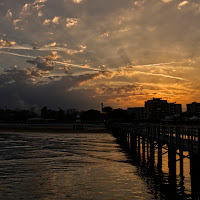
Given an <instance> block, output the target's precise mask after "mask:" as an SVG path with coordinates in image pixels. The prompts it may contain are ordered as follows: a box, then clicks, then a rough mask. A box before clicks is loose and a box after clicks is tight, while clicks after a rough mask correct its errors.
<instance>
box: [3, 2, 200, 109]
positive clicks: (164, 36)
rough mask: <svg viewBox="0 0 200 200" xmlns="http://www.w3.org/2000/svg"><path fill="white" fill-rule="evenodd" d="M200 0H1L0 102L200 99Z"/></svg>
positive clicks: (75, 104)
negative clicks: (154, 98)
mask: <svg viewBox="0 0 200 200" xmlns="http://www.w3.org/2000/svg"><path fill="white" fill-rule="evenodd" d="M199 21H200V1H199V0H190V1H184V0H137V1H135V0H57V1H55V0H0V27H1V28H0V94H1V100H0V107H1V108H5V107H8V108H23V109H24V108H30V107H39V108H41V107H43V106H48V107H51V108H59V107H61V108H66V109H69V108H77V109H79V110H81V109H84V110H86V109H100V107H101V106H100V105H101V103H104V105H105V106H111V107H113V108H123V109H126V108H127V107H140V106H144V102H145V101H147V100H149V99H152V98H153V97H156V98H163V99H166V100H168V102H176V103H180V104H182V105H183V108H184V107H185V104H187V103H191V102H193V101H196V102H199V101H200V78H199V77H200V54H199V53H200V23H199Z"/></svg>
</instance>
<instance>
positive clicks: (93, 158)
mask: <svg viewBox="0 0 200 200" xmlns="http://www.w3.org/2000/svg"><path fill="white" fill-rule="evenodd" d="M0 160H1V162H0V199H1V200H6V199H15V200H16V199H48V200H49V199H54V200H55V199H59V200H62V199H76V200H79V199H98V200H100V199H127V200H129V199H156V198H157V197H159V193H158V192H156V191H155V190H154V185H153V184H149V185H147V182H146V181H145V178H144V179H142V178H141V176H139V175H138V169H137V167H135V166H133V165H131V164H130V163H129V160H128V159H127V157H126V156H125V154H124V152H122V150H121V148H120V146H119V145H118V144H117V143H116V140H115V138H114V137H113V136H112V135H110V134H107V133H99V134H97V133H94V134H92V133H90V134H86V133H79V134H76V133H73V134H70V133H68V134H62V133H57V134H56V133H8V132H7V133H6V132H3V133H0Z"/></svg>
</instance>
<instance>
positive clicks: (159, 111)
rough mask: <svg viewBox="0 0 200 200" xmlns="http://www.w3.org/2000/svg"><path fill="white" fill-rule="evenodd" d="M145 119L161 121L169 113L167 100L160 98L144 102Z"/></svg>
mask: <svg viewBox="0 0 200 200" xmlns="http://www.w3.org/2000/svg"><path fill="white" fill-rule="evenodd" d="M145 111H146V117H147V119H150V120H156V121H158V120H162V119H164V118H165V117H166V116H167V115H168V113H169V104H168V103H167V100H161V98H153V100H148V101H146V102H145Z"/></svg>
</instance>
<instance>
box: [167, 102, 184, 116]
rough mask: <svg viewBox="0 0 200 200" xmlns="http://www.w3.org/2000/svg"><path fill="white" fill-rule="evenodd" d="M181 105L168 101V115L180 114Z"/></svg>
mask: <svg viewBox="0 0 200 200" xmlns="http://www.w3.org/2000/svg"><path fill="white" fill-rule="evenodd" d="M181 113H182V105H181V104H176V103H169V116H174V115H179V116H180V115H181Z"/></svg>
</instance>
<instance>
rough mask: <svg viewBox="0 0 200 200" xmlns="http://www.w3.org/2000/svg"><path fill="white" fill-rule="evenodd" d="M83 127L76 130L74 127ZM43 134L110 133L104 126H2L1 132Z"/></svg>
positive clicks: (0, 126) (0, 125)
mask: <svg viewBox="0 0 200 200" xmlns="http://www.w3.org/2000/svg"><path fill="white" fill-rule="evenodd" d="M74 125H75V126H76V125H83V128H76V129H74V127H73V126H74ZM3 131H9V132H41V133H109V131H108V130H107V128H106V127H105V126H104V125H95V124H77V123H76V124H0V132H3Z"/></svg>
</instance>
